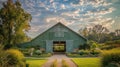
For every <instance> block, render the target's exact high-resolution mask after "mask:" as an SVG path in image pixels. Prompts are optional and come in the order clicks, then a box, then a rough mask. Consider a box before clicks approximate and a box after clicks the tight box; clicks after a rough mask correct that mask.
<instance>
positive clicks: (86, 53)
mask: <svg viewBox="0 0 120 67" xmlns="http://www.w3.org/2000/svg"><path fill="white" fill-rule="evenodd" d="M78 52H79V54H80V55H89V51H88V50H79V51H78Z"/></svg>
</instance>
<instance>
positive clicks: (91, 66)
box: [72, 58, 100, 67]
mask: <svg viewBox="0 0 120 67" xmlns="http://www.w3.org/2000/svg"><path fill="white" fill-rule="evenodd" d="M72 60H73V61H74V62H75V63H76V64H77V65H78V67H100V58H73V59H72Z"/></svg>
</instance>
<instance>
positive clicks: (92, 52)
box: [90, 50, 101, 55]
mask: <svg viewBox="0 0 120 67" xmlns="http://www.w3.org/2000/svg"><path fill="white" fill-rule="evenodd" d="M100 53H101V51H100V50H91V51H90V54H92V55H98V54H100Z"/></svg>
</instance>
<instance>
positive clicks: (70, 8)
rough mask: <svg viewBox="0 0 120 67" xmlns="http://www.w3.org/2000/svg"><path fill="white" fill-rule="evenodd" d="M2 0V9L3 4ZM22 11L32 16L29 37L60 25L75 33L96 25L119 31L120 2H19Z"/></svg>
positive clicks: (66, 0)
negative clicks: (59, 23)
mask: <svg viewBox="0 0 120 67" xmlns="http://www.w3.org/2000/svg"><path fill="white" fill-rule="evenodd" d="M5 1H6V0H0V7H1V4H2V2H5ZM20 2H21V4H22V7H23V9H25V11H27V12H28V13H30V14H31V15H32V20H31V22H30V25H31V29H30V30H29V32H27V35H28V36H30V37H31V38H34V37H36V36H38V35H39V34H40V33H42V32H44V31H45V30H47V29H48V28H50V27H51V26H53V25H55V24H56V23H58V22H61V23H63V24H64V25H66V26H67V27H69V28H70V29H72V30H73V31H75V32H78V30H79V29H83V28H85V27H87V28H91V27H93V26H94V25H96V24H101V25H103V26H104V27H107V28H108V29H109V30H110V31H114V30H115V29H120V0H20Z"/></svg>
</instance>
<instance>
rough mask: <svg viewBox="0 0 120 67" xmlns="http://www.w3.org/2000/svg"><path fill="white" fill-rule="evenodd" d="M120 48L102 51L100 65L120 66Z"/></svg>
mask: <svg viewBox="0 0 120 67" xmlns="http://www.w3.org/2000/svg"><path fill="white" fill-rule="evenodd" d="M119 50H120V48H118V49H113V50H109V51H103V53H102V58H101V64H102V67H120V51H119Z"/></svg>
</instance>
